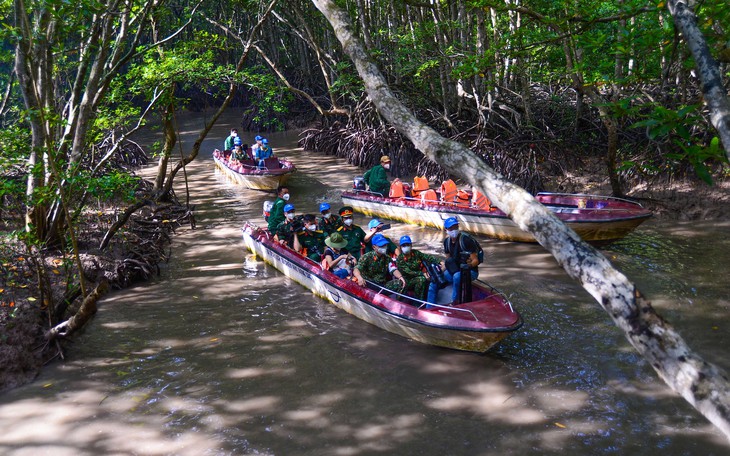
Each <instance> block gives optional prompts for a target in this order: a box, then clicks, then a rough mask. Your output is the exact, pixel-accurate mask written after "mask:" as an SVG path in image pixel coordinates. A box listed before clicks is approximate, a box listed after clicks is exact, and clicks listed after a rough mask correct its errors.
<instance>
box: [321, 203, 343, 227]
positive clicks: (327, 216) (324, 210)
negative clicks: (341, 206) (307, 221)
mask: <svg viewBox="0 0 730 456" xmlns="http://www.w3.org/2000/svg"><path fill="white" fill-rule="evenodd" d="M319 213H320V214H322V216H321V217H320V218H319V222H318V223H317V229H319V230H320V231H324V232H325V233H326V234H328V235H330V234H332V233H334V232H335V231H337V228H339V227H341V226H342V219H341V218H340V216H339V215H335V214H333V213H332V211H331V210H330V204H329V203H321V204H320V205H319Z"/></svg>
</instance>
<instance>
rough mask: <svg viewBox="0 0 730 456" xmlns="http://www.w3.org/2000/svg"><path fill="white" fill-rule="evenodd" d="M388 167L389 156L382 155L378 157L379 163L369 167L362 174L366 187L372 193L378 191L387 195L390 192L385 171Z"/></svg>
mask: <svg viewBox="0 0 730 456" xmlns="http://www.w3.org/2000/svg"><path fill="white" fill-rule="evenodd" d="M389 169H390V157H388V156H387V155H383V156H382V157H380V163H379V164H377V165H375V166H373V167H372V168H370V169H369V170H368V171H367V172H366V173H365V174H364V175H363V176H362V178H363V180H364V181H365V183H366V184H367V185H368V189H369V190H370V191H371V192H374V193H380V194H381V195H383V196H388V194H389V193H390V181H389V180H388V176H387V174H386V171H387V170H389Z"/></svg>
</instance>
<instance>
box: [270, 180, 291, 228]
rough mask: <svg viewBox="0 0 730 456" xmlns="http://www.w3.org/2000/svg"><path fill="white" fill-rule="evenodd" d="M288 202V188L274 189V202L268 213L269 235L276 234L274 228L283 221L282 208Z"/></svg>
mask: <svg viewBox="0 0 730 456" xmlns="http://www.w3.org/2000/svg"><path fill="white" fill-rule="evenodd" d="M288 201H289V188H288V187H284V186H280V187H279V188H277V189H276V200H275V201H274V205H273V206H272V207H271V211H270V212H269V214H270V215H269V220H268V222H269V226H268V228H269V233H271V234H276V227H278V226H279V223H281V222H283V221H284V218H285V217H284V206H285V205H286V203H287V202H288Z"/></svg>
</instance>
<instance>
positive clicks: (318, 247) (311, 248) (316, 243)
mask: <svg viewBox="0 0 730 456" xmlns="http://www.w3.org/2000/svg"><path fill="white" fill-rule="evenodd" d="M302 221H303V222H304V229H303V230H301V231H297V232H296V233H295V236H296V237H297V238H298V240H299V245H301V246H302V251H301V253H302V254H304V255H306V256H307V258H309V259H310V260H314V261H316V262H317V263H319V262H320V261H322V254H323V253H324V240H325V234H324V232H322V231H319V230H318V229H317V218H316V217H315V216H314V215H312V214H305V215H304V217H302Z"/></svg>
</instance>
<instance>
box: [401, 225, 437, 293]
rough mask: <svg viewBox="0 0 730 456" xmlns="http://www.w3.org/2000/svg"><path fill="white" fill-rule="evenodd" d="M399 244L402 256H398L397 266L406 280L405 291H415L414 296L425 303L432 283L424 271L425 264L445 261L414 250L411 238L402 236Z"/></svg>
mask: <svg viewBox="0 0 730 456" xmlns="http://www.w3.org/2000/svg"><path fill="white" fill-rule="evenodd" d="M398 244H400V250H401V254H400V255H398V258H397V259H396V262H395V265H396V266H397V267H398V270H399V271H400V272H401V274H403V277H405V279H406V285H405V288H404V290H405V291H409V290H413V296H414V297H415V298H416V299H419V300H421V301H423V300H424V299H426V293H427V292H428V287H429V283H430V282H431V278H430V277H429V276H428V273H427V272H425V271H424V264H429V263H435V264H439V263H441V262H442V261H443V260H442V259H441V258H438V257H435V256H433V255H429V254H427V253H423V252H421V251H420V250H416V249H414V248H413V241H411V237H410V236H402V237H401V238H400V240H399V241H398Z"/></svg>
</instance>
